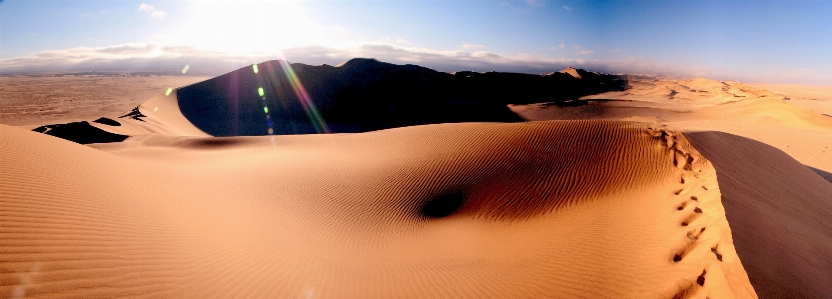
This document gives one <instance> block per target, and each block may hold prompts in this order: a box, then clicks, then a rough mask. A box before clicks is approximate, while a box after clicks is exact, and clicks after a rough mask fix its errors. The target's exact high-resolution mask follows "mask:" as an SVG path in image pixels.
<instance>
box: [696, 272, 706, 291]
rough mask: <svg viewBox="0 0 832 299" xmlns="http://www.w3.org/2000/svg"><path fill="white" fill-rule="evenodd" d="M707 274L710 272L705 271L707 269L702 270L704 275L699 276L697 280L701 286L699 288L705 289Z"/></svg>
mask: <svg viewBox="0 0 832 299" xmlns="http://www.w3.org/2000/svg"><path fill="white" fill-rule="evenodd" d="M706 273H708V271H705V269H702V274H699V277H697V278H696V283H697V284H699V286H703V287H704V286H705V274H706Z"/></svg>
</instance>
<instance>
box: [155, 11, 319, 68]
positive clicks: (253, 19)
mask: <svg viewBox="0 0 832 299" xmlns="http://www.w3.org/2000/svg"><path fill="white" fill-rule="evenodd" d="M329 41H330V38H329V36H328V35H327V33H326V28H325V27H324V26H321V25H319V24H316V23H315V22H312V21H311V20H309V19H308V18H307V17H306V15H305V14H304V11H303V9H302V7H300V5H299V3H294V2H283V1H252V2H249V1H240V2H232V1H228V2H226V1H222V2H213V1H198V2H192V3H191V6H190V13H189V16H188V19H187V20H186V21H185V22H184V25H183V26H182V27H181V28H180V29H179V30H176V31H175V33H174V34H172V38H171V40H170V42H171V43H173V44H178V45H188V46H192V47H195V48H197V49H199V50H201V51H208V52H219V53H223V54H238V55H251V54H274V53H280V50H282V49H286V48H290V47H297V46H306V45H326V44H328V43H329Z"/></svg>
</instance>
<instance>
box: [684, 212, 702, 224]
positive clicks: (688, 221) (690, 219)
mask: <svg viewBox="0 0 832 299" xmlns="http://www.w3.org/2000/svg"><path fill="white" fill-rule="evenodd" d="M700 216H701V213H693V214H691V215H690V216H688V218H685V220H684V221H682V226H688V225H690V224H691V223H693V222H694V221H696V219H698V218H699V217H700Z"/></svg>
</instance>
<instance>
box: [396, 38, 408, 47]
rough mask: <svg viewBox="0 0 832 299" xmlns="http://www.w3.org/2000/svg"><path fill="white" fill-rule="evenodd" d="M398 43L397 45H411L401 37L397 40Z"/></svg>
mask: <svg viewBox="0 0 832 299" xmlns="http://www.w3.org/2000/svg"><path fill="white" fill-rule="evenodd" d="M396 43H397V44H400V45H409V44H410V42H409V41H407V40H405V39H403V38H401V37H400V38H397V39H396Z"/></svg>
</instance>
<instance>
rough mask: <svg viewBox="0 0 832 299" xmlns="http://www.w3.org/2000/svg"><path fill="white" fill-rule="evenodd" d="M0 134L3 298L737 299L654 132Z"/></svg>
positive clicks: (670, 143) (724, 238)
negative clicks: (90, 138) (94, 141)
mask: <svg viewBox="0 0 832 299" xmlns="http://www.w3.org/2000/svg"><path fill="white" fill-rule="evenodd" d="M0 130H2V136H4V137H3V138H0V161H2V164H3V167H2V172H0V182H3V183H2V184H0V194H2V196H0V201H1V202H0V215H2V217H0V240H2V243H0V265H2V271H0V281H1V282H2V284H0V295H2V296H4V297H13V296H24V295H25V296H26V297H31V298H56V297H66V296H76V297H85V298H102V297H200V298H204V297H223V298H224V297H229V296H253V297H307V298H311V297H315V298H318V297H332V298H345V297H361V298H390V297H395V298H423V297H436V298H482V297H490V298H504V297H516V298H534V297H564V298H568V297H594V298H598V297H606V298H624V297H627V298H670V297H675V298H701V297H706V296H711V297H712V298H713V297H719V298H723V297H724V298H732V297H739V298H755V297H756V295H755V293H754V290H753V288H752V287H751V285H750V284H749V282H748V278H747V276H745V272H744V271H743V268H742V264H741V263H740V261H739V258H738V257H737V255H736V252H735V251H734V248H733V245H732V237H731V231H730V227H729V225H728V222H727V221H726V220H725V212H724V209H723V208H722V205H721V204H720V192H719V186H718V184H717V181H716V174H715V173H714V170H713V167H712V166H711V165H710V163H709V162H708V161H707V160H706V159H704V158H702V157H701V156H700V155H699V154H698V152H697V151H696V150H695V149H693V147H691V146H690V144H689V143H688V142H687V140H686V138H685V137H684V136H683V135H681V134H679V133H677V132H674V131H672V130H667V129H664V128H659V127H648V126H646V125H644V124H639V123H632V122H613V121H553V122H532V123H519V124H485V123H465V124H442V125H428V126H417V127H407V128H398V129H389V130H382V131H376V132H369V133H364V134H347V135H298V136H259V137H223V138H213V137H202V138H195V137H185V138H183V137H164V136H160V135H156V136H157V137H155V138H149V139H143V140H137V141H133V142H131V141H130V140H128V141H125V142H121V143H111V144H107V145H103V146H102V147H99V150H96V149H93V148H89V147H85V146H81V145H78V144H74V143H71V142H68V141H64V140H60V139H55V138H51V137H49V136H44V135H40V134H37V133H34V132H27V131H23V130H20V129H17V128H12V127H7V126H0ZM367 152H373V153H377V154H376V155H372V156H368V155H366V154H365V153H367ZM378 153H384V154H378ZM128 178H129V179H128Z"/></svg>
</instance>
